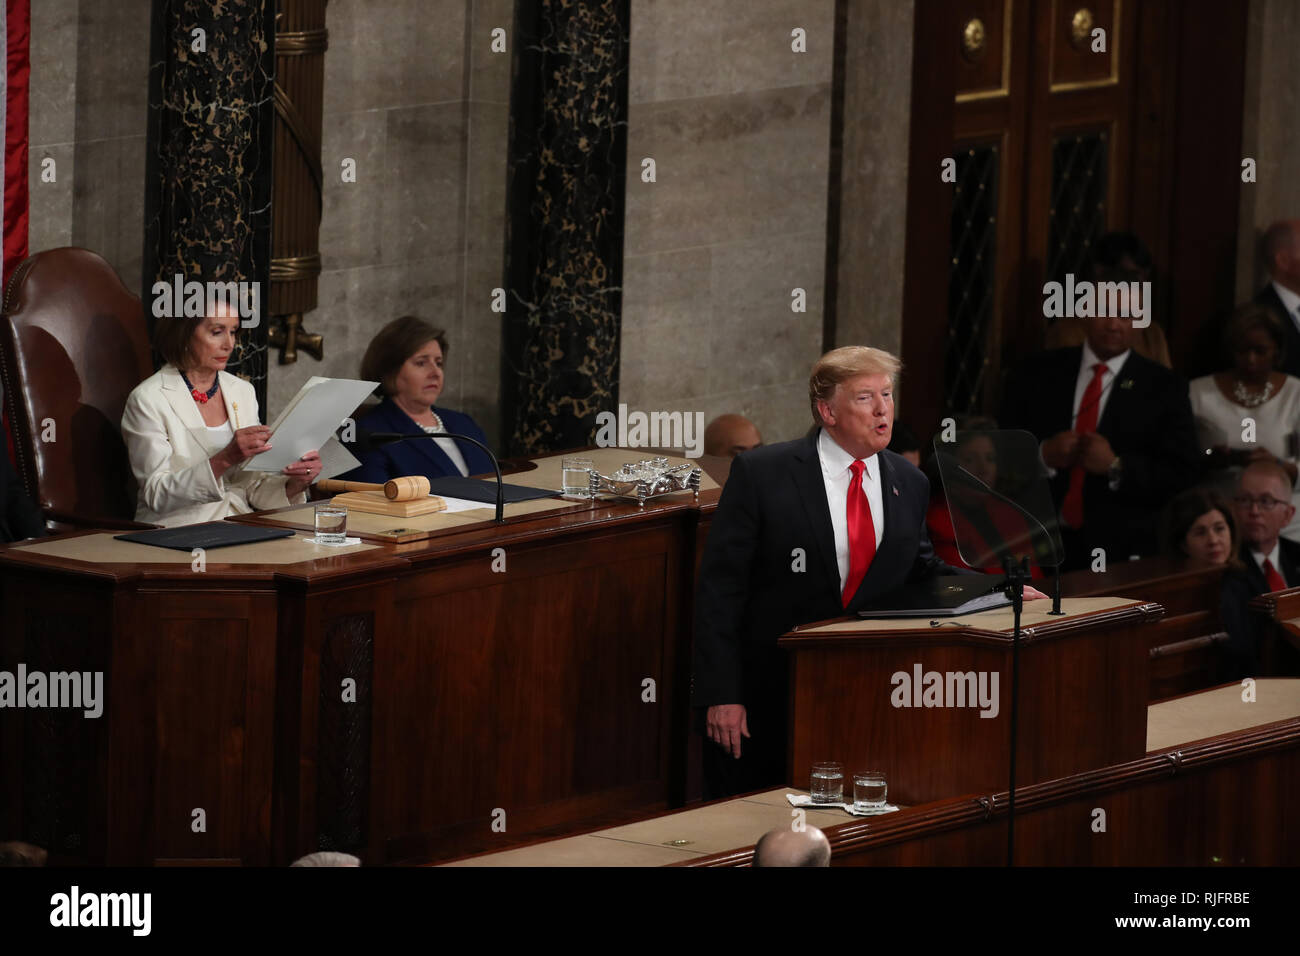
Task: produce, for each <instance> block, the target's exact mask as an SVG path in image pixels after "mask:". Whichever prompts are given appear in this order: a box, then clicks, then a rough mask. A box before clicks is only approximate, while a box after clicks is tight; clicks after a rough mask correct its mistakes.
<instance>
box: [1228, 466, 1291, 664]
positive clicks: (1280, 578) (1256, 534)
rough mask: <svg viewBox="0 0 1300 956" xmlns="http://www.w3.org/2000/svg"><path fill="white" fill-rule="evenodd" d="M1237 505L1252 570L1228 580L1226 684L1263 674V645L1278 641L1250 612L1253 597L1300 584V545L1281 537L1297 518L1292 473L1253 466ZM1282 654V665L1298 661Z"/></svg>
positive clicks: (1244, 554) (1245, 560)
mask: <svg viewBox="0 0 1300 956" xmlns="http://www.w3.org/2000/svg"><path fill="white" fill-rule="evenodd" d="M1232 503H1233V510H1234V511H1235V512H1236V517H1237V527H1238V528H1240V529H1241V550H1240V552H1239V555H1238V556H1239V557H1240V558H1241V563H1242V564H1243V565H1245V567H1246V572H1245V574H1243V575H1237V576H1235V577H1228V578H1225V580H1224V597H1223V618H1224V625H1225V629H1226V630H1227V632H1228V635H1229V638H1230V639H1229V641H1228V644H1227V646H1226V647H1225V651H1226V656H1227V671H1226V672H1225V673H1224V674H1223V675H1222V676H1223V678H1224V679H1225V680H1238V679H1240V678H1242V677H1258V676H1260V664H1261V659H1262V657H1263V656H1264V655H1263V654H1262V651H1263V649H1264V648H1263V643H1264V642H1265V641H1269V640H1272V639H1273V634H1274V631H1273V625H1271V624H1270V623H1268V622H1266V621H1265V620H1264V619H1263V618H1262V617H1261V616H1260V615H1258V614H1252V613H1251V612H1250V611H1249V609H1248V606H1247V605H1248V604H1249V602H1250V599H1251V598H1253V597H1257V596H1258V595H1260V594H1267V593H1268V592H1270V591H1282V590H1284V589H1286V588H1290V587H1295V586H1297V585H1300V544H1297V543H1295V542H1294V541H1289V540H1287V539H1286V538H1283V537H1280V535H1281V532H1282V529H1283V528H1285V527H1286V526H1287V525H1288V524H1289V523H1290V522H1291V518H1292V516H1293V515H1294V514H1295V507H1294V506H1293V505H1292V504H1291V476H1290V474H1288V473H1287V470H1286V469H1285V468H1283V467H1282V466H1281V465H1280V464H1278V463H1277V462H1276V461H1267V460H1263V461H1256V462H1252V463H1251V464H1250V465H1248V466H1247V467H1246V468H1245V469H1244V470H1243V471H1242V473H1241V475H1240V477H1239V478H1238V479H1237V493H1236V496H1235V497H1234V498H1233V501H1232ZM1277 650H1279V651H1282V652H1283V653H1282V654H1281V655H1280V656H1281V658H1282V660H1279V663H1294V661H1293V660H1291V658H1290V655H1287V654H1286V653H1285V650H1286V649H1284V648H1281V647H1279V648H1277Z"/></svg>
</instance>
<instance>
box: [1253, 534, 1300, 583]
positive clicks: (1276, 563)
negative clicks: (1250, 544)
mask: <svg viewBox="0 0 1300 956" xmlns="http://www.w3.org/2000/svg"><path fill="white" fill-rule="evenodd" d="M1250 556H1251V557H1252V558H1254V559H1255V564H1257V565H1258V566H1259V569H1260V571H1263V570H1264V560H1265V559H1268V562H1269V563H1270V564H1271V565H1273V570H1274V571H1276V572H1277V573H1278V576H1279V577H1281V578H1282V580H1283V581H1286V575H1285V574H1284V573H1283V572H1282V545H1281V544H1279V543H1278V542H1276V541H1275V542H1273V550H1272V551H1270V552H1269V553H1268V554H1264V553H1263V552H1261V551H1256V550H1255V549H1254V548H1251V549H1250ZM1264 577H1265V578H1267V577H1268V575H1267V574H1265V575H1264ZM1286 583H1287V586H1288V587H1289V586H1290V584H1291V582H1290V581H1286Z"/></svg>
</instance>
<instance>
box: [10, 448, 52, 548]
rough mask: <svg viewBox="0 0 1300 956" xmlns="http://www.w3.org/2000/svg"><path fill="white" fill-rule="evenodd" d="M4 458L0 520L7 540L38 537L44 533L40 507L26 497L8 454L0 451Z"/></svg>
mask: <svg viewBox="0 0 1300 956" xmlns="http://www.w3.org/2000/svg"><path fill="white" fill-rule="evenodd" d="M0 458H3V459H4V466H3V467H4V475H3V476H0V477H2V478H3V482H4V484H3V491H4V495H3V498H4V501H3V504H4V520H3V522H0V524H3V526H4V528H5V529H6V530H7V533H8V537H9V540H12V541H21V540H22V539H23V538H39V537H43V536H44V534H45V521H44V519H43V518H42V517H41V512H40V509H38V508H37V507H36V505H35V504H34V503H33V502H32V499H31V498H29V497H27V492H25V491H24V490H23V484H22V481H21V480H20V479H19V477H18V473H17V472H16V471H15V470H14V466H13V464H12V463H11V462H10V461H9V456H8V454H6V453H5V452H4V451H0Z"/></svg>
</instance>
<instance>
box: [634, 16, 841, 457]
mask: <svg viewBox="0 0 1300 956" xmlns="http://www.w3.org/2000/svg"><path fill="white" fill-rule="evenodd" d="M834 10H835V3H834V0H751V2H747V3H744V4H740V3H726V4H701V3H698V2H695V0H632V24H631V63H630V68H629V69H630V96H629V99H630V105H629V116H628V154H627V168H628V173H627V206H626V241H625V245H624V266H623V268H624V278H623V328H622V334H623V341H622V353H621V366H622V381H621V387H620V392H619V401H620V402H623V403H626V404H627V405H628V406H629V408H630V409H641V410H645V411H649V410H655V409H660V410H669V411H671V410H678V409H680V410H683V411H703V412H704V415H705V419H706V420H709V419H711V418H713V417H714V416H715V415H718V414H721V413H723V412H740V413H743V414H745V415H748V416H749V417H750V418H751V419H753V420H754V422H755V423H756V424H757V425H758V427H759V429H760V431H761V432H762V433H763V437H764V440H766V441H769V442H771V441H781V440H784V439H787V438H793V437H797V436H798V435H799V434H801V433H802V432H803V431H805V430H806V429H807V427H808V425H809V424H810V423H811V418H810V413H809V411H808V400H807V394H808V371H809V368H810V366H811V364H812V363H813V362H814V361H815V360H816V358H817V356H818V355H819V354H820V353H821V346H822V311H823V310H822V299H823V289H824V284H825V249H826V204H827V175H828V172H827V166H828V155H829V144H830V117H831V74H832V57H833V47H834V36H833V33H834ZM796 28H799V29H802V30H803V31H805V35H806V44H807V52H804V53H795V52H793V51H792V50H791V44H792V37H791V31H793V30H795V29H796ZM646 158H653V159H654V161H655V166H656V182H653V183H647V182H643V181H642V161H643V160H644V159H646ZM795 288H801V289H803V290H804V291H805V294H806V308H807V311H805V312H800V313H796V312H794V311H792V310H791V303H792V297H791V290H792V289H795Z"/></svg>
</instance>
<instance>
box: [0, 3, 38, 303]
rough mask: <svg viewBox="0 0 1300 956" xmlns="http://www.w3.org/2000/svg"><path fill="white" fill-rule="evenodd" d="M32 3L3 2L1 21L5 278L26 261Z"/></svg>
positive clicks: (0, 102)
mask: <svg viewBox="0 0 1300 956" xmlns="http://www.w3.org/2000/svg"><path fill="white" fill-rule="evenodd" d="M31 23H32V17H31V0H6V3H5V16H4V19H3V21H0V46H2V47H3V48H4V49H5V50H6V51H7V54H8V69H6V70H5V75H4V79H3V80H0V82H2V83H3V84H4V87H3V88H4V95H3V96H0V120H2V122H0V127H3V129H4V131H5V149H4V171H5V175H4V184H5V185H4V189H5V198H4V279H5V281H6V282H8V281H9V274H10V273H11V272H12V271H13V270H14V267H16V266H17V265H18V263H20V262H22V261H23V260H24V259H26V258H27V211H28V209H27V86H28V82H29V80H30V78H31V61H30V59H29V58H28V40H29V35H30V32H31Z"/></svg>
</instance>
